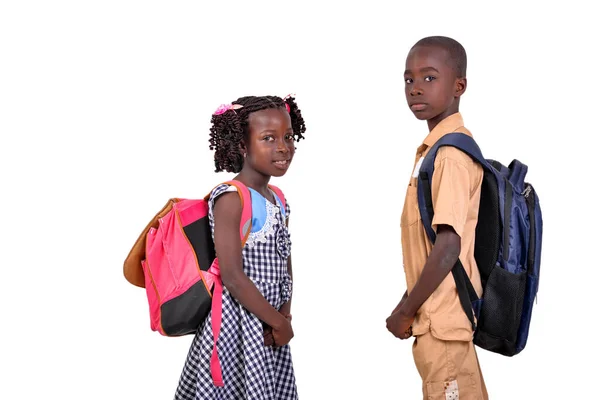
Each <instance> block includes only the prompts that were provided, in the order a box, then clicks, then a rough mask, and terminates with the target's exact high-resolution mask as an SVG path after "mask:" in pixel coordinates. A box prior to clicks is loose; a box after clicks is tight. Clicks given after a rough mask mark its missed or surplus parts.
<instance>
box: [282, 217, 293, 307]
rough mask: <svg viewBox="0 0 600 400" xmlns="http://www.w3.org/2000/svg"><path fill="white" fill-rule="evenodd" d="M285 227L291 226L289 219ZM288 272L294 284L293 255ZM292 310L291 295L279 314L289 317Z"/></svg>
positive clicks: (288, 262) (289, 259) (288, 263)
mask: <svg viewBox="0 0 600 400" xmlns="http://www.w3.org/2000/svg"><path fill="white" fill-rule="evenodd" d="M285 225H286V226H287V227H289V226H290V220H289V218H288V219H287V220H286V221H285ZM287 270H288V274H290V278H291V280H292V282H294V274H292V255H291V254H290V256H289V257H288V260H287ZM293 293H294V291H293V290H292V294H293ZM291 310H292V296H291V295H290V299H289V300H288V301H287V302H286V303H284V304H283V305H282V306H281V308H280V309H279V312H280V313H281V314H283V315H284V316H288V315H290V314H291V312H292V311H291Z"/></svg>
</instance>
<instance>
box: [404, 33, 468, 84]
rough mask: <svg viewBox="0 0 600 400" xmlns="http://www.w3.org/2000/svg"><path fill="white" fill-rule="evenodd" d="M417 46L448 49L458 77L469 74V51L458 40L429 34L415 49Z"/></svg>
mask: <svg viewBox="0 0 600 400" xmlns="http://www.w3.org/2000/svg"><path fill="white" fill-rule="evenodd" d="M417 46H435V47H441V48H442V49H445V50H447V51H448V54H449V55H450V62H451V63H452V69H454V71H455V72H456V75H457V77H458V78H464V77H466V76H467V52H466V51H465V48H464V47H463V46H462V44H460V43H459V42H457V41H456V40H454V39H452V38H449V37H446V36H429V37H426V38H423V39H421V40H419V41H418V42H417V43H415V45H414V46H413V47H412V48H413V49H414V48H415V47H417Z"/></svg>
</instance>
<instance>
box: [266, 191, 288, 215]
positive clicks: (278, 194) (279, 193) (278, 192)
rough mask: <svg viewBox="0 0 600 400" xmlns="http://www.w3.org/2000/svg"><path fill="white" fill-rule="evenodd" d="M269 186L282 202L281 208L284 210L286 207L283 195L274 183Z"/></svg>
mask: <svg viewBox="0 0 600 400" xmlns="http://www.w3.org/2000/svg"><path fill="white" fill-rule="evenodd" d="M269 188H270V189H271V190H272V191H273V192H274V193H275V194H276V195H277V197H279V200H281V202H282V203H283V209H284V210H285V209H286V204H285V195H284V194H283V192H282V191H281V189H279V188H278V187H277V186H275V185H269Z"/></svg>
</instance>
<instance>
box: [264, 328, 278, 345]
mask: <svg viewBox="0 0 600 400" xmlns="http://www.w3.org/2000/svg"><path fill="white" fill-rule="evenodd" d="M263 339H264V341H265V347H270V346H273V345H274V344H275V339H273V328H271V327H270V326H266V327H265V328H264V331H263Z"/></svg>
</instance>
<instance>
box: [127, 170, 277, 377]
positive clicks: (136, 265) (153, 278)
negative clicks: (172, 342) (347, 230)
mask: <svg viewBox="0 0 600 400" xmlns="http://www.w3.org/2000/svg"><path fill="white" fill-rule="evenodd" d="M225 183H226V184H228V185H232V186H234V187H235V188H236V189H237V193H238V195H239V197H240V200H241V202H242V217H241V220H240V238H241V241H242V247H244V245H245V244H246V240H247V239H248V235H249V234H250V231H251V229H252V199H251V197H250V192H249V190H248V188H247V187H246V186H245V185H244V184H243V183H241V182H239V181H233V180H232V181H228V182H225ZM269 187H270V188H271V190H273V192H275V194H276V195H277V196H278V197H279V199H280V200H281V201H282V202H283V203H284V207H285V197H284V196H283V193H282V192H281V190H279V188H277V187H275V186H272V185H269ZM209 196H210V193H209V194H208V195H207V196H206V197H204V199H201V200H189V199H170V200H169V201H168V202H167V204H166V205H165V206H164V207H163V209H162V210H161V211H159V212H158V213H157V214H156V216H155V217H154V218H153V219H152V220H151V221H150V223H149V224H148V225H147V226H146V228H145V229H144V231H142V233H141V234H140V236H139V237H138V239H137V241H136V242H135V244H134V246H133V248H132V249H131V251H130V253H129V255H128V256H127V259H126V260H125V264H124V267H123V272H124V275H125V278H126V279H127V280H128V281H129V282H130V283H131V284H133V285H135V286H139V287H144V288H145V289H146V296H147V298H148V304H149V308H150V328H151V329H152V330H153V331H158V332H159V333H160V334H162V335H164V336H182V335H188V334H195V333H196V331H197V330H198V328H199V327H200V325H201V324H202V323H203V322H204V320H205V319H206V317H207V316H208V313H209V312H210V310H211V309H212V310H213V311H212V315H211V322H212V329H213V337H214V342H213V352H212V356H211V373H212V377H213V382H214V384H215V385H216V386H223V379H222V375H221V368H220V363H219V359H218V355H217V340H218V338H219V331H220V328H221V317H222V309H221V306H222V304H221V300H222V293H223V285H222V282H221V275H220V270H219V260H218V259H217V258H216V257H215V248H214V243H213V240H212V234H211V229H210V224H209V220H208V198H209Z"/></svg>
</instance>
